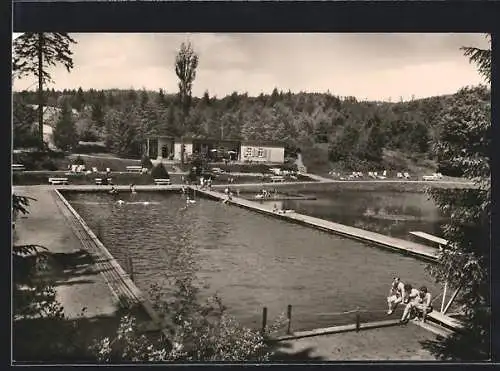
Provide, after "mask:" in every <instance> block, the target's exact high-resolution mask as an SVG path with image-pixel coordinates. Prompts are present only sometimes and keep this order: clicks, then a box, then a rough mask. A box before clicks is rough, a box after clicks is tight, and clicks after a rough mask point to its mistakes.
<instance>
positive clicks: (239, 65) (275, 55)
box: [14, 33, 488, 99]
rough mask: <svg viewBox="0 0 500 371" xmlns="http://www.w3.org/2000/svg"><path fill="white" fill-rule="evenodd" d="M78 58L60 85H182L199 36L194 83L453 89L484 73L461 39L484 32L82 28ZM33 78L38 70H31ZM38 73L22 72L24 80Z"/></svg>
mask: <svg viewBox="0 0 500 371" xmlns="http://www.w3.org/2000/svg"><path fill="white" fill-rule="evenodd" d="M72 36H73V37H74V38H75V39H76V40H77V41H78V44H77V45H75V46H74V48H73V51H74V64H75V68H74V70H73V71H72V72H71V73H69V74H68V73H67V72H66V71H65V70H64V69H61V68H55V69H54V70H53V71H52V73H53V77H54V80H55V81H56V84H55V86H54V88H56V89H64V88H78V87H79V86H81V87H82V88H84V89H89V88H94V89H106V88H131V87H134V88H138V89H139V88H142V87H145V88H147V89H154V90H157V89H159V88H163V89H166V90H167V91H169V92H176V91H177V77H176V75H175V72H174V61H175V56H176V54H177V52H178V50H179V47H180V44H181V43H182V42H188V41H189V42H191V43H192V44H193V46H194V49H195V50H196V52H197V53H198V54H199V57H200V61H199V66H198V70H197V77H196V80H195V82H194V86H193V93H194V94H195V95H198V96H199V95H201V94H203V92H204V91H205V90H208V91H209V92H210V93H211V94H216V95H217V96H219V97H222V96H224V95H226V94H231V93H232V92H233V91H239V92H248V93H249V94H251V95H257V94H259V93H260V92H270V91H272V89H273V88H274V87H278V88H279V89H283V90H288V89H290V90H291V91H294V92H298V91H311V92H312V91H319V92H321V91H326V90H330V91H332V92H335V93H336V94H339V95H354V96H357V97H359V98H360V99H363V98H365V97H366V98H369V99H386V98H388V97H391V98H392V99H399V97H400V96H407V97H409V96H411V95H413V94H414V95H415V96H429V95H437V94H443V93H452V92H454V91H456V90H458V89H459V88H460V87H461V86H464V85H475V84H478V83H480V82H481V78H480V76H479V75H478V74H477V72H476V70H475V66H473V65H470V64H469V62H468V60H467V58H466V57H464V56H463V53H462V52H461V51H460V47H461V46H466V45H473V46H478V47H483V48H484V47H488V43H487V41H486V39H485V37H484V36H483V35H482V34H452V33H449V34H349V33H344V34H339V33H337V34H327V33H317V34H312V33H307V34H306V33H289V34H276V33H275V34H264V33H262V34H244V33H232V34H213V33H212V34H209V33H202V34H197V33H192V34H171V33H168V34H167V33H163V34H152V33H151V34H133V33H131V34H118V33H115V34H110V33H108V34H106V33H101V34H72ZM31 80H33V79H31ZM32 83H33V81H28V80H25V81H18V82H16V84H15V86H14V87H15V88H16V89H23V88H26V87H27V86H29V85H30V84H32Z"/></svg>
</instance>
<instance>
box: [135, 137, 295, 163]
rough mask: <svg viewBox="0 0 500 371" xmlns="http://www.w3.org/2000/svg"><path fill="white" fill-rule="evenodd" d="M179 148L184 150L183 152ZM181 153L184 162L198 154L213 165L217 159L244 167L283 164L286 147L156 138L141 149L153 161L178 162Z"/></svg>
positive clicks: (280, 145) (256, 142)
mask: <svg viewBox="0 0 500 371" xmlns="http://www.w3.org/2000/svg"><path fill="white" fill-rule="evenodd" d="M182 146H184V151H183V150H182ZM182 152H184V160H188V159H189V158H190V157H191V156H192V155H193V154H194V153H199V154H201V155H202V156H204V157H207V158H211V159H213V160H214V161H215V160H216V159H220V158H230V159H232V160H235V161H239V162H247V163H252V162H253V163H255V162H261V163H276V164H282V163H284V162H285V147H284V145H283V144H282V143H278V142H263V141H239V140H218V139H203V138H174V137H170V136H161V135H159V136H152V137H150V138H147V140H146V143H145V145H144V153H145V154H147V155H148V157H149V158H150V159H151V160H152V161H154V160H173V161H180V160H181V154H182Z"/></svg>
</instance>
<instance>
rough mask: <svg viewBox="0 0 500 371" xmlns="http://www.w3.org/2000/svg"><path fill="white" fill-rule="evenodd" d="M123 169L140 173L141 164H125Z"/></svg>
mask: <svg viewBox="0 0 500 371" xmlns="http://www.w3.org/2000/svg"><path fill="white" fill-rule="evenodd" d="M125 169H126V170H127V172H129V173H142V166H126V167H125Z"/></svg>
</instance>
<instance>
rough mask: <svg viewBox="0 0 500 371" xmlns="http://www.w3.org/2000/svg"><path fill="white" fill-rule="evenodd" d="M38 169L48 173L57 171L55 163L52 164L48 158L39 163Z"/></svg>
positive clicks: (52, 161)
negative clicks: (48, 171)
mask: <svg viewBox="0 0 500 371" xmlns="http://www.w3.org/2000/svg"><path fill="white" fill-rule="evenodd" d="M40 167H41V168H42V170H50V171H55V170H57V165H56V163H55V162H54V160H52V159H50V158H47V159H44V160H43V161H42V162H41V163H40Z"/></svg>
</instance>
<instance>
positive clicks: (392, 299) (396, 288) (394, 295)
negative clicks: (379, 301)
mask: <svg viewBox="0 0 500 371" xmlns="http://www.w3.org/2000/svg"><path fill="white" fill-rule="evenodd" d="M405 286H406V285H405V284H404V283H403V282H401V279H400V278H399V277H394V280H393V281H392V284H391V289H390V291H389V296H388V297H387V305H388V307H389V308H388V309H387V314H392V313H394V309H396V307H397V306H398V304H399V303H402V302H403V299H404V297H405Z"/></svg>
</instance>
